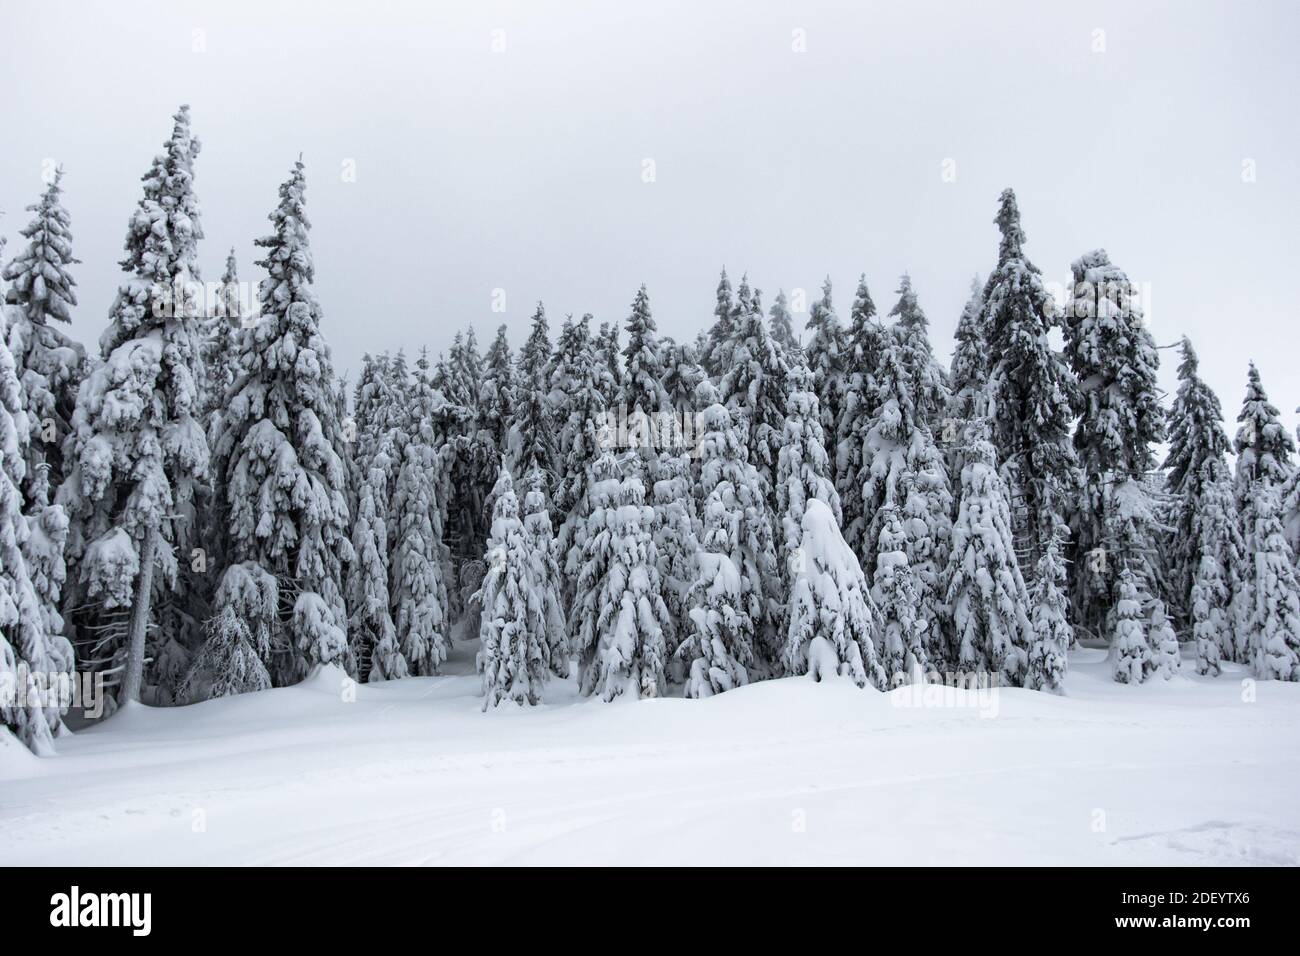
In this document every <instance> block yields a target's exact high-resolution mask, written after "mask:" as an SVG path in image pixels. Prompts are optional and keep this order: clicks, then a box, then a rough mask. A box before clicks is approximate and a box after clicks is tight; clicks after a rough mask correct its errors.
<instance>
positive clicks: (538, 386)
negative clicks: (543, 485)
mask: <svg viewBox="0 0 1300 956" xmlns="http://www.w3.org/2000/svg"><path fill="white" fill-rule="evenodd" d="M550 364H551V337H550V325H549V324H548V323H547V321H546V310H545V308H543V306H542V303H540V302H538V303H537V311H536V312H534V313H533V326H532V331H531V332H530V333H529V334H528V341H526V342H525V343H524V347H523V348H522V349H520V350H519V377H518V380H517V382H516V384H515V398H514V409H513V414H512V415H511V417H510V438H509V440H508V445H509V450H510V454H509V461H510V467H511V469H512V474H514V475H517V476H518V477H520V478H522V477H523V476H524V474H525V469H527V467H528V465H529V463H530V462H533V461H536V462H537V465H538V467H539V468H541V469H542V473H543V474H544V475H545V476H546V481H547V484H548V485H550V484H553V483H554V481H555V475H556V467H557V466H556V461H555V459H556V449H555V424H554V422H553V421H552V418H551V399H550V392H551V385H550V382H549V380H548V372H549V368H550Z"/></svg>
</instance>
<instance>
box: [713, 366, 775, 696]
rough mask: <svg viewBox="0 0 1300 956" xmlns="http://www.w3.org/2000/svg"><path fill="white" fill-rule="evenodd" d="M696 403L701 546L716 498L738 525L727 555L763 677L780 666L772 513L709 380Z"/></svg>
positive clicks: (740, 436) (738, 435)
mask: <svg viewBox="0 0 1300 956" xmlns="http://www.w3.org/2000/svg"><path fill="white" fill-rule="evenodd" d="M696 399H697V402H698V406H699V409H700V429H701V434H700V441H699V445H698V448H697V455H698V458H699V484H698V487H697V489H696V500H697V502H699V508H700V521H701V523H702V525H703V529H702V530H701V541H700V545H701V547H703V548H707V547H708V546H709V545H708V541H707V538H708V523H709V510H710V504H709V499H710V497H711V496H713V495H715V494H716V495H717V496H718V497H719V498H720V499H721V502H722V506H723V507H724V509H725V511H726V512H727V513H728V514H729V515H731V516H733V517H734V519H735V520H736V521H737V523H738V524H737V528H736V530H735V535H736V541H737V548H738V551H737V552H736V553H735V554H733V555H732V560H733V563H734V564H735V565H736V567H737V568H738V569H739V572H740V574H741V576H742V579H743V580H742V582H741V584H740V586H739V588H740V592H741V594H742V595H743V596H744V600H745V602H746V612H747V613H748V614H749V618H750V621H751V622H752V624H753V629H754V666H755V668H756V669H757V670H758V671H760V672H763V673H764V674H765V673H767V672H769V671H776V670H779V668H780V659H781V638H780V635H779V633H778V628H779V626H780V622H781V616H782V611H781V604H780V595H781V593H782V586H781V571H780V568H779V564H778V558H777V547H776V536H775V533H774V531H773V523H772V513H771V511H770V510H769V509H768V505H767V496H766V494H765V493H764V486H763V483H762V481H761V480H760V478H759V477H758V473H757V471H756V470H755V468H754V466H753V465H751V464H750V463H749V460H748V457H747V454H746V448H745V436H744V433H743V432H742V431H741V430H740V428H739V427H737V424H736V422H735V420H734V419H733V418H732V416H731V412H730V411H728V409H727V407H726V406H725V405H723V404H722V403H721V401H720V396H719V395H718V391H717V389H715V388H714V387H713V384H712V383H711V382H707V381H706V382H702V383H700V386H699V389H698V392H697V395H696Z"/></svg>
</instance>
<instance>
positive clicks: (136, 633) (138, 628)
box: [121, 528, 158, 704]
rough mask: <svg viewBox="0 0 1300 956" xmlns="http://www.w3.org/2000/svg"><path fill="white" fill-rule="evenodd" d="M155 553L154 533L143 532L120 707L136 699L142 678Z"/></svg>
mask: <svg viewBox="0 0 1300 956" xmlns="http://www.w3.org/2000/svg"><path fill="white" fill-rule="evenodd" d="M157 552H158V529H157V528H150V529H149V530H148V531H146V532H145V535H144V544H143V545H141V547H140V576H139V578H138V579H137V581H136V591H135V600H134V601H132V602H131V630H130V632H129V634H128V641H129V643H128V645H127V653H126V673H125V674H124V675H123V677H122V696H121V703H123V704H125V703H126V702H127V701H133V700H134V701H138V700H139V699H140V683H141V680H142V679H143V677H144V640H145V635H146V632H147V631H148V630H149V605H150V604H151V603H152V598H153V565H154V557H155V555H156V554H157Z"/></svg>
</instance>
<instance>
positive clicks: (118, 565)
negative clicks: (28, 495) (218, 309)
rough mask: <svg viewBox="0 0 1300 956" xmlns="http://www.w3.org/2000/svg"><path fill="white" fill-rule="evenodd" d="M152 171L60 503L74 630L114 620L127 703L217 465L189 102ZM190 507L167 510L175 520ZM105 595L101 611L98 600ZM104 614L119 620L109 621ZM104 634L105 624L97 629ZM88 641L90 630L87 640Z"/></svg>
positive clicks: (112, 648)
mask: <svg viewBox="0 0 1300 956" xmlns="http://www.w3.org/2000/svg"><path fill="white" fill-rule="evenodd" d="M174 119H175V125H174V127H173V129H172V134H171V137H170V138H169V139H168V140H167V143H166V144H165V145H164V147H163V153H162V154H160V155H159V156H157V157H155V158H154V161H153V164H152V165H151V167H150V169H149V171H148V172H147V173H145V175H144V177H143V182H144V196H143V198H141V200H140V203H139V205H138V206H137V207H136V210H135V213H134V214H133V215H132V217H131V221H130V224H129V226H128V230H127V238H126V253H127V255H126V258H125V259H123V260H122V262H121V265H122V269H123V271H124V272H126V273H127V276H126V278H125V279H124V280H122V282H121V284H120V285H119V286H118V291H117V296H116V298H115V300H114V302H113V307H112V310H111V311H110V313H109V325H108V328H107V329H106V330H105V332H104V334H103V335H101V336H100V340H99V345H100V355H101V357H102V359H103V361H102V363H101V364H100V365H99V366H98V367H97V368H96V369H95V370H94V371H93V372H91V373H90V375H89V376H88V377H87V378H86V379H85V381H83V382H82V384H81V389H80V392H79V394H78V400H77V407H76V411H75V412H74V414H73V418H72V423H71V432H70V434H69V437H68V441H67V443H66V445H65V447H64V460H65V465H66V466H67V469H68V471H67V477H66V479H65V481H64V483H63V485H62V486H61V487H60V489H59V496H58V498H59V501H60V502H61V503H62V504H64V505H65V507H66V508H67V511H68V514H69V517H70V519H71V527H70V532H69V538H68V554H69V558H70V559H71V560H73V561H76V562H77V563H79V575H78V577H77V579H76V581H75V582H73V587H70V588H69V596H68V605H69V606H70V607H74V608H85V609H86V610H85V611H84V612H83V613H79V614H77V615H74V625H75V626H76V627H77V628H78V630H79V633H81V632H82V631H83V629H85V628H87V627H95V626H101V627H102V626H103V625H104V624H109V623H110V621H111V620H118V619H119V618H118V617H117V615H115V614H113V612H114V611H115V609H119V608H125V607H128V606H129V607H130V615H129V620H128V621H127V622H125V623H126V625H127V626H126V633H125V634H121V633H120V629H116V630H117V633H108V634H105V635H104V636H103V638H102V639H100V640H97V641H96V643H97V644H99V645H102V646H103V647H104V651H103V653H102V655H101V656H97V657H96V658H95V659H94V661H93V662H92V663H91V669H114V668H115V666H116V667H120V668H121V674H122V676H121V691H120V696H121V700H123V701H127V700H138V699H139V698H140V692H141V686H142V684H143V682H144V681H143V675H144V659H145V644H146V637H147V634H148V629H149V624H150V618H151V616H152V611H153V608H154V600H155V593H154V592H155V577H154V574H155V571H156V570H159V569H160V570H161V572H162V573H161V576H160V578H159V579H158V582H157V586H158V589H159V590H160V591H164V592H165V591H166V590H167V589H169V588H171V587H173V586H174V585H175V583H176V580H177V560H176V551H175V550H174V549H179V550H180V552H181V553H182V554H185V555H186V556H188V554H189V548H188V545H189V544H190V543H191V542H192V541H193V531H194V528H193V526H192V523H191V521H192V516H193V513H192V507H191V505H192V502H193V498H194V495H195V492H196V489H197V487H198V485H199V484H200V483H201V482H203V481H205V480H206V478H207V472H208V444H207V441H206V439H205V437H204V434H203V428H202V426H201V425H200V423H199V422H198V421H197V420H196V416H197V415H198V414H199V412H200V411H201V409H200V407H199V401H200V395H199V388H198V386H199V381H200V362H201V357H200V354H199V350H200V342H199V335H198V332H199V330H198V322H199V307H200V303H199V302H198V301H197V297H196V296H195V295H194V292H193V290H194V286H195V284H197V283H198V281H199V272H198V266H197V246H198V241H199V239H201V238H202V237H203V230H202V228H201V227H200V225H199V207H198V201H197V199H196V198H195V196H194V188H193V183H194V160H195V158H196V157H197V156H198V153H199V143H198V140H197V139H195V138H194V137H193V136H192V135H191V133H190V115H189V109H188V107H184V106H182V107H181V109H180V111H179V112H177V113H176V115H175V117H174ZM173 515H180V516H183V517H181V518H178V519H172V517H171V516H173ZM94 605H98V607H97V608H95V609H94V610H90V608H91V607H92V606H94ZM105 612H107V613H108V614H109V615H111V617H106V616H105ZM101 633H102V632H101ZM88 639H89V638H88Z"/></svg>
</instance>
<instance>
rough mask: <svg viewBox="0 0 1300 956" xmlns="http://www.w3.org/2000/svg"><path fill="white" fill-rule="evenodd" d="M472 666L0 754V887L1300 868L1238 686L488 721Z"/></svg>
mask: <svg viewBox="0 0 1300 956" xmlns="http://www.w3.org/2000/svg"><path fill="white" fill-rule="evenodd" d="M471 654H472V648H471V646H470V645H465V644H461V645H459V646H458V650H457V654H456V656H455V657H454V658H453V660H452V662H451V665H452V666H451V668H450V670H451V671H452V673H451V674H449V676H445V677H439V678H430V679H408V680H403V681H399V682H394V683H390V684H378V685H369V686H362V687H360V688H358V689H357V694H356V700H355V701H354V702H346V701H345V700H343V695H342V694H341V693H340V687H339V685H340V678H341V675H340V674H339V673H338V672H336V671H327V672H323V673H320V674H318V675H316V676H315V677H314V678H312V679H311V680H310V681H309V682H307V683H306V684H303V685H300V686H298V687H293V688H287V689H282V690H272V691H266V692H263V693H258V694H251V695H247V696H244V697H238V698H233V699H226V700H219V701H211V702H208V703H204V704H199V705H196V706H192V707H186V708H182V709H151V708H145V707H134V708H132V709H130V710H128V711H125V712H123V713H121V714H119V715H117V716H115V717H113V718H111V719H109V720H108V721H105V722H104V723H102V724H101V725H99V726H96V727H94V728H93V729H90V730H87V731H83V732H80V733H78V734H76V735H73V736H71V737H68V738H65V739H62V740H61V741H60V742H59V749H60V754H59V755H58V756H57V757H53V758H48V759H44V760H40V759H37V758H35V757H31V756H29V755H28V754H27V753H26V751H22V750H20V749H19V748H17V747H16V746H9V747H0V865H11V864H212V863H238V864H283V863H305V864H491V863H513V864H533V863H556V864H576V863H597V864H710V863H713V864H761V863H794V864H966V863H987V864H1017V863H1027V864H1032V863H1043V864H1202V863H1208V864H1233V863H1242V864H1297V863H1300V799H1298V798H1300V685H1295V684H1283V683H1276V682H1273V683H1262V684H1258V685H1256V687H1255V694H1256V698H1257V699H1256V700H1255V701H1254V702H1246V701H1244V700H1243V685H1242V677H1243V676H1244V675H1243V674H1242V672H1241V671H1240V670H1239V669H1236V668H1233V667H1232V666H1231V665H1229V667H1228V670H1227V672H1226V673H1225V674H1224V676H1223V677H1221V678H1219V679H1217V680H1212V679H1202V678H1199V677H1196V676H1194V675H1193V676H1183V677H1178V678H1175V679H1174V680H1173V681H1171V682H1169V683H1159V682H1158V683H1155V684H1147V685H1143V686H1139V687H1125V686H1119V685H1116V684H1114V683H1112V682H1111V681H1110V680H1109V678H1108V672H1107V670H1106V665H1105V663H1104V660H1103V657H1104V651H1102V650H1098V649H1083V650H1080V651H1077V652H1075V653H1074V654H1073V656H1072V659H1071V671H1070V675H1069V679H1068V684H1067V687H1068V691H1069V696H1068V697H1064V698H1058V697H1052V696H1048V695H1046V694H1039V693H1033V692H1030V691H1020V690H1006V691H1001V692H999V693H997V694H996V696H991V695H989V694H987V693H986V694H983V695H981V694H975V693H969V694H963V695H961V698H960V699H952V698H951V697H950V699H949V700H948V701H947V703H948V704H950V705H951V704H960V705H961V706H917V704H918V703H920V702H919V701H916V700H915V699H912V697H911V695H910V693H909V692H908V691H906V690H904V691H896V692H894V693H892V694H880V693H876V692H874V691H871V690H865V691H864V690H858V689H857V688H856V687H854V686H853V685H852V684H851V683H849V682H847V681H844V680H835V681H830V682H826V683H822V684H815V683H813V682H812V681H810V680H808V679H787V680H780V681H771V682H767V683H763V684H758V685H755V686H751V687H747V688H742V689H740V690H736V691H732V692H729V693H726V694H723V695H721V696H719V697H716V698H713V699H709V700H704V701H689V700H678V699H663V700H652V701H641V702H635V701H630V700H626V701H621V702H616V703H613V704H604V703H601V702H600V701H592V700H580V699H578V698H577V697H576V692H575V690H574V687H573V685H572V682H568V683H564V682H560V683H554V682H553V683H552V684H551V685H550V687H549V688H548V703H547V704H546V705H545V706H543V707H540V708H537V709H533V710H529V711H520V710H518V709H515V708H513V707H509V708H507V709H503V710H501V711H499V712H494V713H490V714H483V713H481V712H480V710H479V708H480V704H481V698H480V697H479V696H478V680H477V678H475V677H474V676H473V674H472V665H471V663H470V661H471ZM1246 696H1249V695H1248V694H1247V695H1246ZM931 703H934V702H933V701H932V702H931ZM940 703H941V704H942V703H943V702H940ZM9 743H10V744H12V740H10V741H9Z"/></svg>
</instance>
